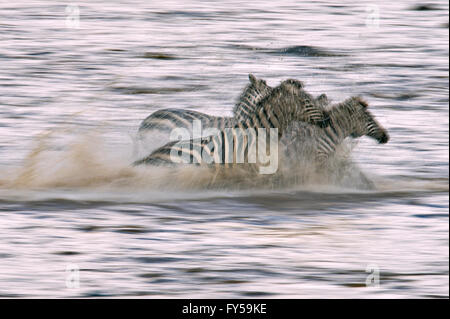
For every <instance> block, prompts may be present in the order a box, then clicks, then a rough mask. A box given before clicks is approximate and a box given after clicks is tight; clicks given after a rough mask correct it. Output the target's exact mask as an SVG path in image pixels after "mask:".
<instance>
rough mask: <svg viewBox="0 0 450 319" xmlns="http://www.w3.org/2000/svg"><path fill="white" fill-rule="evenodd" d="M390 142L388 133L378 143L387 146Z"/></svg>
mask: <svg viewBox="0 0 450 319" xmlns="http://www.w3.org/2000/svg"><path fill="white" fill-rule="evenodd" d="M388 141H389V135H388V134H387V133H384V134H383V135H381V136H380V137H379V138H378V143H380V144H386V143H387V142H388Z"/></svg>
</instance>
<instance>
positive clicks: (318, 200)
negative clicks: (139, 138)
mask: <svg viewBox="0 0 450 319" xmlns="http://www.w3.org/2000/svg"><path fill="white" fill-rule="evenodd" d="M66 8H67V6H66V5H64V4H58V5H56V4H54V3H53V2H52V1H45V0H39V1H35V2H32V3H29V2H28V1H18V2H16V3H14V5H9V4H1V5H0V13H3V14H2V16H4V17H5V18H4V19H3V20H2V22H1V24H0V33H1V35H2V39H3V40H2V45H1V46H0V59H1V60H2V61H3V63H2V72H1V74H0V106H1V107H0V113H1V116H0V218H1V220H2V223H0V296H2V297H107V296H135V297H136V296H147V297H186V296H189V297H208V298H209V297H275V298H279V297H294V298H298V297H337V296H339V297H362V298H364V297H448V258H449V257H448V87H449V84H448V83H449V82H448V4H447V3H445V2H444V1H435V2H432V3H427V4H426V5H424V4H421V3H416V4H411V3H410V2H408V1H400V2H393V3H386V4H382V5H379V6H373V5H367V6H366V5H363V4H362V5H360V6H356V7H355V5H354V3H350V2H349V3H346V2H344V3H342V4H340V5H335V4H332V3H327V2H325V1H324V2H314V3H306V2H305V3H298V2H296V1H292V2H291V3H288V2H284V3H283V5H281V4H280V5H278V4H274V3H272V2H270V3H269V2H267V1H258V2H252V3H243V2H242V3H241V2H239V1H230V2H227V3H225V2H224V3H221V4H217V3H216V4H214V6H212V5H209V4H207V3H203V4H200V3H193V2H192V3H191V2H187V3H186V2H183V3H181V2H180V3H173V2H172V3H170V2H153V1H152V2H151V3H149V2H144V1H131V0H130V1H125V2H124V3H123V4H122V5H120V6H118V5H114V4H110V3H106V2H103V1H100V2H98V1H97V2H95V3H82V4H79V7H78V8H79V12H80V20H79V25H78V26H79V27H78V28H76V27H74V26H76V25H73V24H71V23H72V22H73V20H70V21H72V22H70V21H69V23H68V20H67V14H71V13H73V11H71V10H69V11H66ZM377 13H378V15H379V17H380V19H379V20H378V22H377V20H376V14H377ZM72 18H73V17H72ZM72 18H71V19H72ZM374 19H375V20H374ZM248 73H255V74H256V75H257V76H258V77H261V78H264V79H266V80H267V81H268V83H269V84H270V85H276V84H277V83H279V81H280V80H282V79H286V78H298V79H301V80H302V81H304V82H305V83H306V88H307V90H308V91H310V92H311V93H313V94H315V95H317V94H320V93H327V95H328V96H329V97H330V98H332V99H333V101H342V100H343V99H345V98H346V97H348V96H350V95H362V96H364V97H365V98H366V99H367V100H368V101H369V103H370V108H371V112H372V113H373V114H374V115H375V116H376V117H377V119H378V120H379V121H380V123H382V125H383V126H385V127H386V128H387V129H388V130H389V134H390V136H391V140H390V141H389V143H388V144H386V145H378V144H376V143H375V142H374V141H372V140H370V139H368V138H361V139H359V140H357V141H352V142H351V143H350V142H349V143H348V145H346V148H345V149H344V153H345V156H347V155H350V156H351V157H350V158H347V157H344V154H338V155H337V157H336V161H335V162H334V163H342V164H345V165H341V164H339V165H334V166H332V169H330V170H328V171H324V172H316V171H315V170H314V169H313V168H314V167H313V166H314V165H313V164H311V163H308V162H305V161H301V160H300V159H299V161H298V163H295V165H290V166H282V167H280V172H279V173H280V174H281V175H278V176H276V177H274V176H272V177H271V176H257V177H252V178H251V179H250V178H248V176H245V175H243V174H242V172H241V171H234V170H230V171H225V172H223V174H221V175H218V176H212V175H213V174H212V173H211V172H209V171H207V170H205V169H199V168H183V169H162V168H157V169H155V168H146V167H132V166H130V165H129V164H130V163H132V162H133V161H134V160H136V159H137V158H138V157H139V155H140V154H139V149H138V148H137V144H136V141H135V134H136V130H137V128H138V126H139V123H140V121H141V120H142V119H144V118H145V117H146V116H147V115H148V114H149V113H150V112H153V111H154V110H157V109H160V108H164V107H183V108H189V109H194V110H199V111H203V112H207V113H210V114H215V115H231V109H232V106H233V104H234V101H235V99H236V98H237V97H238V95H239V93H240V91H241V90H242V88H243V87H244V86H245V84H246V82H247V75H248ZM155 141H157V137H155ZM341 155H342V156H341ZM343 167H345V169H343ZM312 172H314V173H312ZM361 174H365V175H367V176H369V177H370V178H371V179H372V180H373V181H374V183H375V186H376V188H375V189H374V190H364V189H361V187H360V184H359V181H360V180H359V179H360V176H361ZM280 176H281V177H280ZM213 178H214V183H211V180H212V179H213ZM68 267H69V268H68ZM70 267H72V268H73V267H74V268H73V269H77V270H79V278H80V282H79V288H73V286H71V285H70V282H68V281H67V279H68V276H69V277H70V274H71V272H70V271H68V269H69V270H70V269H72V268H70ZM373 271H379V287H370V286H369V287H367V286H366V280H367V278H368V275H370V274H371V273H373Z"/></svg>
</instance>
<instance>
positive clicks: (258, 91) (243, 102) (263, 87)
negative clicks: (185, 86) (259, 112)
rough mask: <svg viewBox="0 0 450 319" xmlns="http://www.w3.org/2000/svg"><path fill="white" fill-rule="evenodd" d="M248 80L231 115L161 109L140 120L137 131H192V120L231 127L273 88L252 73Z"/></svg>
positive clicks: (204, 124)
mask: <svg viewBox="0 0 450 319" xmlns="http://www.w3.org/2000/svg"><path fill="white" fill-rule="evenodd" d="M249 80H250V83H249V84H248V85H247V86H246V87H245V89H244V90H243V92H242V94H241V95H240V97H239V99H238V101H237V103H236V105H235V106H234V108H233V114H234V116H233V117H224V116H212V115H208V114H205V113H201V112H197V111H191V110H183V109H163V110H158V111H156V112H154V113H152V114H150V115H149V116H148V117H147V118H146V119H145V120H144V121H142V123H141V124H140V126H139V130H138V132H139V134H140V135H142V134H145V133H146V131H148V130H158V131H163V132H170V131H172V130H173V129H175V128H186V129H188V130H189V131H190V132H192V122H193V121H194V120H200V121H201V123H202V126H203V127H215V128H218V129H219V130H221V129H224V128H227V127H233V126H234V124H235V123H236V121H239V120H240V119H243V118H247V117H248V116H249V115H250V114H252V113H253V112H254V110H255V107H256V105H257V104H258V103H259V101H261V99H262V98H263V97H265V96H266V95H267V94H269V93H270V92H271V91H272V90H273V88H271V87H270V86H268V85H267V83H266V81H264V80H262V79H257V78H256V77H255V76H254V75H252V74H249Z"/></svg>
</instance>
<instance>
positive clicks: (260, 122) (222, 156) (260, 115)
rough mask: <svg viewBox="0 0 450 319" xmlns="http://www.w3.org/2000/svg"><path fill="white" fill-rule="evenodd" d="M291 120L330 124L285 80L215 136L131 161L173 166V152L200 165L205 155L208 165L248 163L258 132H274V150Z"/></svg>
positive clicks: (169, 146) (297, 85)
mask: <svg viewBox="0 0 450 319" xmlns="http://www.w3.org/2000/svg"><path fill="white" fill-rule="evenodd" d="M293 121H305V122H308V123H311V124H314V125H317V126H319V127H327V126H328V125H329V124H330V122H329V118H328V114H327V112H326V111H325V110H324V109H323V108H322V107H320V106H319V105H318V102H317V101H316V100H315V99H314V97H312V96H311V95H310V94H308V93H307V92H306V91H304V89H303V83H302V82H301V81H297V80H292V79H288V80H285V81H283V82H282V83H281V84H280V85H279V86H277V87H276V88H273V89H272V90H271V92H270V94H268V95H266V96H264V97H263V98H262V99H261V100H260V101H259V102H257V103H256V105H255V109H254V111H253V112H251V113H250V112H243V113H242V114H241V115H240V118H239V120H238V121H237V122H236V123H234V125H233V127H232V128H227V129H222V130H219V131H218V133H217V134H214V135H210V136H206V137H203V138H197V139H192V138H191V139H188V140H182V141H173V142H169V143H168V144H166V145H164V146H162V147H160V148H158V149H157V150H155V151H154V152H152V153H151V154H150V155H148V156H147V157H145V158H143V159H141V160H138V161H136V162H134V165H141V164H152V165H161V164H162V165H167V164H173V156H172V155H173V154H174V153H176V154H178V155H179V154H180V153H181V155H182V156H181V157H183V156H184V158H185V159H186V158H187V159H188V161H187V162H188V163H197V164H199V163H202V162H204V161H203V156H204V155H205V154H206V155H207V156H209V159H210V161H209V163H211V162H214V163H216V164H218V163H219V164H223V163H226V162H227V159H228V160H229V159H230V156H231V157H232V159H233V160H235V159H236V158H240V159H243V161H244V162H245V161H246V160H247V162H249V156H250V155H251V154H250V153H251V150H254V149H253V148H252V147H253V146H254V145H255V143H256V139H257V138H258V136H259V135H260V134H261V133H260V132H261V131H260V129H263V130H266V131H267V130H270V129H276V131H277V136H276V138H277V140H276V142H277V143H276V144H277V145H276V147H278V140H279V139H280V138H281V137H282V136H283V133H284V132H285V130H286V128H287V127H288V125H289V124H291V123H292V122H293ZM244 131H245V133H244V136H243V135H242V134H243V132H244ZM264 136H265V134H264ZM277 156H278V154H277ZM181 157H180V158H181ZM212 159H213V160H212ZM277 160H278V159H277ZM184 162H186V161H184ZM207 162H208V161H207ZM228 163H230V161H228ZM231 163H232V164H235V163H236V162H234V161H231ZM260 172H261V169H260Z"/></svg>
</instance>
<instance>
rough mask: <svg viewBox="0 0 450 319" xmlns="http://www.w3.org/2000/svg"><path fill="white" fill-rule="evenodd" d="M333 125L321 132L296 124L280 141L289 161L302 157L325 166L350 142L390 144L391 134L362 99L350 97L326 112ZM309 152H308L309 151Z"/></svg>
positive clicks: (311, 127) (315, 128)
mask: <svg viewBox="0 0 450 319" xmlns="http://www.w3.org/2000/svg"><path fill="white" fill-rule="evenodd" d="M327 111H328V113H329V116H330V121H331V125H330V126H328V127H326V128H318V127H317V126H314V125H309V124H307V123H304V122H294V123H292V124H291V127H290V128H289V130H287V132H286V134H285V135H284V136H283V138H282V139H281V143H282V144H283V145H285V150H286V154H287V155H288V157H289V158H297V157H298V155H299V154H303V155H304V154H309V155H313V156H314V159H315V160H316V161H317V162H318V163H319V164H322V163H324V162H326V161H327V159H328V158H329V157H330V156H332V155H333V154H334V153H335V152H336V149H337V147H338V146H339V145H340V144H341V143H342V142H343V141H344V140H345V139H346V138H347V137H352V138H358V137H361V136H364V135H365V136H368V137H371V138H373V139H375V140H376V141H378V143H380V144H385V143H387V142H388V141H389V134H388V132H387V130H386V129H385V128H383V127H382V126H381V125H380V124H379V123H378V122H377V120H376V119H375V118H374V116H373V115H372V114H371V113H370V112H369V110H368V104H367V102H366V101H364V100H363V99H362V98H361V97H350V98H348V99H346V100H345V101H344V102H342V103H339V104H335V105H333V106H332V107H330V108H328V109H327ZM307 150H308V151H307Z"/></svg>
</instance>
